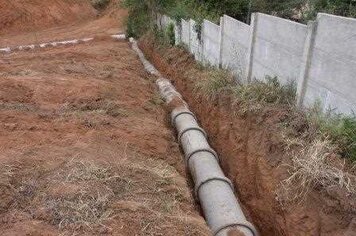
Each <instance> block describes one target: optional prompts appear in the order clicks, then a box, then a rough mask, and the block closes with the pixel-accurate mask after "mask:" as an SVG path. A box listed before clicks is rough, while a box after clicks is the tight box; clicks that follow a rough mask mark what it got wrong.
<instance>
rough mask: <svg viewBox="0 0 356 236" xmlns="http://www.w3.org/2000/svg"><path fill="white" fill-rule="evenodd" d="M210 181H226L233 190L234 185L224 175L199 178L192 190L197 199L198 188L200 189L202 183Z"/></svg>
mask: <svg viewBox="0 0 356 236" xmlns="http://www.w3.org/2000/svg"><path fill="white" fill-rule="evenodd" d="M211 181H222V182H225V183H227V184H228V185H229V186H230V187H231V189H232V190H234V186H233V184H232V183H231V181H230V180H229V179H228V178H226V177H220V176H219V177H215V176H214V177H208V178H206V179H201V180H199V182H197V183H196V184H195V190H194V192H195V196H196V198H197V199H199V190H200V188H201V187H202V186H203V185H204V184H207V183H209V182H211Z"/></svg>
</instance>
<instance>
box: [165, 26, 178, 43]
mask: <svg viewBox="0 0 356 236" xmlns="http://www.w3.org/2000/svg"><path fill="white" fill-rule="evenodd" d="M174 27H175V26H174V24H173V23H170V24H169V25H168V27H167V29H166V34H165V35H166V37H167V40H168V42H169V44H170V45H172V46H174V45H175V44H176V35H175V30H174Z"/></svg>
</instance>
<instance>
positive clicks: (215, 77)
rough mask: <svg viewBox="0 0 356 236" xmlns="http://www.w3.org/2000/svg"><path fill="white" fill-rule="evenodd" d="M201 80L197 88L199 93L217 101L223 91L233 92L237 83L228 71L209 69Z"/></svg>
mask: <svg viewBox="0 0 356 236" xmlns="http://www.w3.org/2000/svg"><path fill="white" fill-rule="evenodd" d="M204 72H205V73H206V74H205V75H204V78H203V79H201V80H197V81H196V83H195V88H196V90H197V92H198V93H200V94H201V95H202V96H203V97H205V98H207V99H212V100H214V99H216V98H217V96H218V95H219V93H220V92H221V91H222V90H231V89H232V88H234V86H236V82H235V80H234V78H233V77H232V76H231V74H230V73H229V72H228V71H226V70H220V69H208V70H206V71H204Z"/></svg>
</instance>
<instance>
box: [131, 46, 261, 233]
mask: <svg viewBox="0 0 356 236" xmlns="http://www.w3.org/2000/svg"><path fill="white" fill-rule="evenodd" d="M130 41H131V42H132V48H133V49H134V50H135V51H136V52H137V53H138V55H139V57H140V59H141V61H142V63H143V64H144V66H145V68H146V70H148V72H150V73H151V74H154V75H157V76H158V77H159V79H157V81H156V83H157V85H158V88H159V91H160V93H161V96H162V97H163V98H164V100H165V101H166V102H167V103H171V102H172V101H173V100H178V101H179V102H177V103H176V104H177V105H176V107H174V108H173V111H172V113H171V120H172V125H173V126H174V127H175V128H176V130H177V133H178V141H179V143H180V144H181V146H182V149H183V151H184V157H185V162H186V165H187V167H188V169H189V171H190V173H191V175H192V178H193V181H194V185H195V196H196V198H197V199H198V201H199V202H200V205H201V207H202V210H203V212H204V216H205V218H206V221H207V223H208V225H209V227H210V228H211V230H212V231H213V235H215V236H228V235H245V236H257V235H258V233H257V231H256V229H255V228H254V226H253V225H252V224H251V223H250V222H248V221H247V220H246V217H245V215H244V213H243V211H242V209H241V207H240V205H239V202H238V200H237V198H236V197H235V194H234V189H233V185H232V183H231V181H230V180H229V179H228V178H226V176H225V175H224V173H223V171H222V169H221V167H220V165H219V157H218V155H217V153H216V152H215V151H214V150H213V148H211V146H210V145H209V143H208V141H207V134H206V132H205V131H204V130H203V129H202V128H201V127H200V126H199V124H198V121H197V119H196V117H195V115H194V114H193V113H192V112H191V111H190V110H189V108H188V105H187V103H185V101H184V100H183V98H182V96H181V94H180V93H178V92H177V91H176V90H175V88H174V86H173V85H172V84H171V83H170V82H169V80H167V79H164V78H162V77H161V75H160V74H159V72H158V71H157V70H156V68H154V67H153V65H152V64H151V63H149V62H148V61H147V60H146V59H145V58H144V55H143V53H142V52H141V50H140V49H139V48H138V47H137V43H136V42H135V41H134V40H133V39H130ZM173 105H175V103H174V104H173ZM234 233H236V234H234Z"/></svg>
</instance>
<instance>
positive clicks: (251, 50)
mask: <svg viewBox="0 0 356 236" xmlns="http://www.w3.org/2000/svg"><path fill="white" fill-rule="evenodd" d="M257 23H258V13H252V15H251V25H250V26H251V33H250V45H249V48H248V52H247V63H246V67H247V68H246V70H245V71H246V75H245V78H246V82H247V83H250V82H251V79H252V78H251V77H252V71H253V56H254V51H255V43H256V37H257V33H256V32H257Z"/></svg>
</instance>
